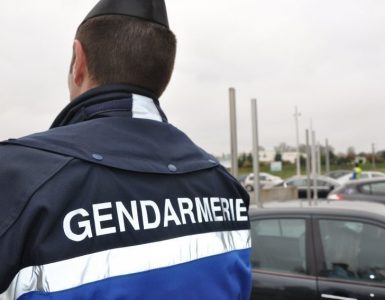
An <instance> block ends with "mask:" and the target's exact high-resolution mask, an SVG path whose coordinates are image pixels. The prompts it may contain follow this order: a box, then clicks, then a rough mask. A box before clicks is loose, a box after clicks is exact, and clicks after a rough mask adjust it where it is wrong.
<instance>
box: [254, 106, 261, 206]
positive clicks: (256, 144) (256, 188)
mask: <svg viewBox="0 0 385 300" xmlns="http://www.w3.org/2000/svg"><path fill="white" fill-rule="evenodd" d="M251 126H252V133H253V172H254V195H255V202H256V204H257V206H258V207H263V204H262V201H261V197H260V184H259V149H258V148H259V139H258V108H257V99H251Z"/></svg>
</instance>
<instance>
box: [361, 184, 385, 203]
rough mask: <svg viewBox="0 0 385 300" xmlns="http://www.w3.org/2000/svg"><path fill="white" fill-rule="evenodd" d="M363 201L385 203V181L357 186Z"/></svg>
mask: <svg viewBox="0 0 385 300" xmlns="http://www.w3.org/2000/svg"><path fill="white" fill-rule="evenodd" d="M357 190H358V191H359V192H360V193H362V195H361V197H360V198H361V199H363V200H366V199H367V200H371V201H379V202H385V181H379V182H368V183H365V184H360V185H358V186H357Z"/></svg>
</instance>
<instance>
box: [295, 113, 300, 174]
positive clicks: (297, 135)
mask: <svg viewBox="0 0 385 300" xmlns="http://www.w3.org/2000/svg"><path fill="white" fill-rule="evenodd" d="M300 116H301V113H300V112H298V108H297V106H296V107H295V112H294V120H295V133H296V141H297V176H300V175H301V154H300V151H299V129H298V118H299V117H300Z"/></svg>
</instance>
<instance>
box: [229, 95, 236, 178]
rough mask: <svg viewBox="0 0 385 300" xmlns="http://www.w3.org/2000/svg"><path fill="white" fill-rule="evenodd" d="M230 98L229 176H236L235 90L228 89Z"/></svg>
mask: <svg viewBox="0 0 385 300" xmlns="http://www.w3.org/2000/svg"><path fill="white" fill-rule="evenodd" d="M229 96H230V99H229V100H230V137H231V174H232V175H233V176H234V177H237V176H238V147H237V144H238V141H237V114H236V105H235V89H234V88H230V89H229Z"/></svg>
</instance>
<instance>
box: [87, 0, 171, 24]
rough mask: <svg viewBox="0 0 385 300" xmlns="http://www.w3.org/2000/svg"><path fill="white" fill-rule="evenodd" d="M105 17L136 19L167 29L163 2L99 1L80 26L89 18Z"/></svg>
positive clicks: (146, 0)
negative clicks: (119, 16) (114, 16)
mask: <svg viewBox="0 0 385 300" xmlns="http://www.w3.org/2000/svg"><path fill="white" fill-rule="evenodd" d="M105 15H124V16H130V17H137V18H141V19H145V20H147V21H150V22H154V23H158V24H160V25H163V26H165V27H167V28H169V26H168V18H167V10H166V4H165V3H164V0H100V1H99V2H98V3H97V4H96V5H95V7H94V8H93V9H92V10H91V11H90V12H89V13H88V15H87V16H86V18H85V19H84V20H83V22H82V24H83V23H84V22H85V21H87V20H89V19H91V18H94V17H99V16H105Z"/></svg>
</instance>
